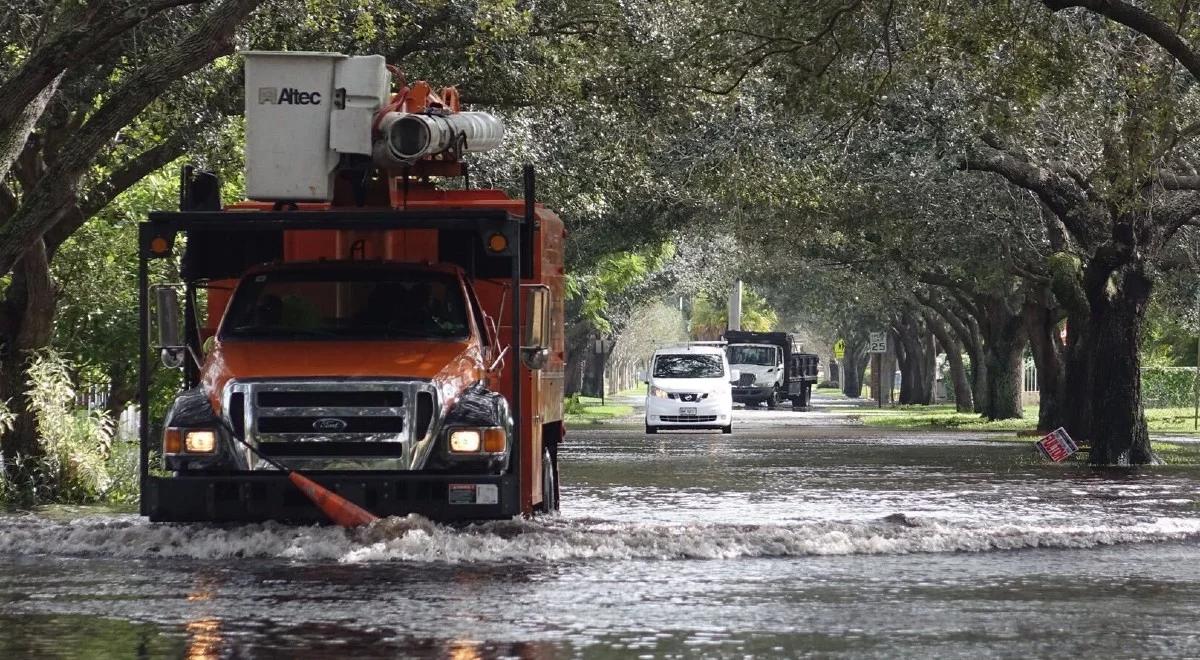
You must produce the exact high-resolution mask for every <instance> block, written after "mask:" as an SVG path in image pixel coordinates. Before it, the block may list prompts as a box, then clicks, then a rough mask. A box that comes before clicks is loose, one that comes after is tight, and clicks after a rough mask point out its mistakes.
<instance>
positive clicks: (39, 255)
mask: <svg viewBox="0 0 1200 660" xmlns="http://www.w3.org/2000/svg"><path fill="white" fill-rule="evenodd" d="M54 299H55V292H54V282H53V280H52V278H51V277H50V265H49V263H48V262H47V261H46V250H45V244H44V243H42V242H41V241H37V242H36V243H35V244H34V246H33V247H31V248H30V249H29V250H28V251H27V252H26V253H25V255H24V256H23V257H21V259H20V260H19V261H18V262H17V267H16V269H15V270H14V273H13V279H12V281H11V282H10V283H9V286H8V289H7V290H6V291H5V297H4V301H3V308H2V309H3V313H2V314H0V341H2V342H3V346H2V347H0V400H5V401H7V402H8V408H9V411H10V412H11V413H12V414H13V415H14V420H13V424H12V427H11V428H10V429H9V430H8V431H7V432H6V433H4V434H3V435H2V436H0V453H2V454H3V455H4V459H5V460H4V461H3V464H4V469H5V471H6V473H7V477H8V479H9V480H10V481H12V482H13V483H14V484H16V485H17V488H18V490H23V491H28V490H29V489H30V488H31V487H32V486H33V485H34V483H35V479H36V464H37V463H38V459H40V458H41V457H42V456H43V455H44V452H43V448H42V445H41V443H40V442H39V441H38V437H37V419H36V416H35V415H34V413H33V411H32V409H31V408H30V401H29V369H28V367H29V359H30V357H31V354H32V352H33V351H36V350H38V349H41V348H45V347H46V346H47V345H48V344H49V342H50V336H51V332H52V330H53V322H54V303H55V301H54Z"/></svg>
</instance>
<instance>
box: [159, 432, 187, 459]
mask: <svg viewBox="0 0 1200 660" xmlns="http://www.w3.org/2000/svg"><path fill="white" fill-rule="evenodd" d="M163 453H164V454H181V453H183V432H182V431H180V430H179V429H167V430H166V431H163Z"/></svg>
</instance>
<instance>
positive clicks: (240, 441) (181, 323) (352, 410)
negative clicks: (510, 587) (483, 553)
mask: <svg viewBox="0 0 1200 660" xmlns="http://www.w3.org/2000/svg"><path fill="white" fill-rule="evenodd" d="M243 55H244V58H245V68H246V97H245V102H246V153H245V156H246V193H247V197H248V199H247V201H242V202H238V203H235V204H230V205H223V204H222V201H221V195H220V182H219V181H218V180H217V179H216V177H215V176H213V175H212V174H210V173H207V172H200V171H196V170H194V169H193V168H190V167H186V168H184V174H183V180H182V185H181V190H180V204H179V210H178V211H172V212H155V213H151V214H150V216H149V219H148V220H147V221H145V222H142V223H141V224H140V226H139V254H140V259H139V291H140V319H141V324H140V327H141V337H140V342H141V350H140V353H141V355H140V378H139V383H138V402H139V410H140V414H141V426H140V429H141V430H140V433H141V437H140V441H141V512H142V514H143V515H145V516H148V517H149V518H150V519H151V520H154V521H256V520H287V521H297V522H306V521H319V520H323V519H324V516H323V514H322V513H321V511H320V510H319V509H318V508H317V507H316V506H315V505H314V504H313V502H312V501H310V500H309V499H308V498H307V497H306V496H305V495H304V493H302V492H301V491H300V490H299V489H297V488H296V487H295V486H294V485H293V484H292V483H291V482H290V481H289V479H288V477H287V474H286V473H285V471H284V470H281V469H278V467H277V466H286V468H287V469H288V470H297V471H303V473H304V475H305V476H306V477H307V478H308V479H310V480H311V481H312V482H315V483H316V484H319V486H320V487H322V488H324V489H327V490H328V491H331V492H333V493H335V494H336V495H338V496H340V497H342V498H345V499H346V500H349V501H350V502H352V503H354V504H357V505H358V506H360V507H362V508H364V509H366V510H367V511H369V512H371V513H373V514H375V515H379V516H388V515H405V514H410V513H414V514H420V515H422V516H426V517H429V518H431V519H434V520H479V519H496V518H508V517H511V516H516V515H526V516H528V515H532V514H533V513H535V512H551V511H555V510H557V508H558V501H559V500H558V490H559V489H558V446H559V443H560V442H562V440H563V436H564V430H563V421H562V420H563V358H564V356H563V350H564V347H563V293H564V288H563V284H564V282H563V279H564V273H563V257H564V251H563V241H564V237H565V232H564V229H563V223H562V221H561V220H560V219H559V217H558V216H557V215H555V214H554V213H553V212H551V211H550V210H548V209H546V208H543V207H542V206H541V205H539V204H537V203H536V202H535V201H534V172H533V168H532V166H528V165H527V166H525V168H524V185H525V190H524V199H513V198H510V197H509V196H508V195H506V194H505V193H504V192H502V191H500V190H485V189H477V188H471V187H470V185H469V184H470V181H469V178H468V170H467V167H466V163H465V162H464V161H463V160H462V158H463V156H464V155H466V154H469V153H474V152H479V151H485V150H489V149H494V148H496V147H498V146H499V144H500V142H501V139H502V137H503V133H504V128H503V125H502V124H501V122H500V121H499V120H498V119H497V118H495V117H493V116H492V115H489V114H486V113H482V112H465V111H463V110H461V108H460V106H459V99H458V93H457V91H456V90H455V89H454V88H445V89H442V90H439V91H437V92H435V91H434V90H432V89H431V88H430V86H429V85H428V84H426V83H424V82H414V83H412V84H411V85H409V84H406V83H405V81H404V80H403V76H402V75H401V74H400V73H399V71H398V70H397V69H395V68H393V67H388V66H387V65H386V64H385V62H384V60H383V58H382V57H380V56H361V57H351V56H346V55H341V54H337V53H291V52H289V53H282V52H280V53H277V52H247V53H244V54H243ZM436 182H440V183H441V184H442V185H436ZM155 262H163V263H157V264H156V263H155ZM176 266H177V271H176V269H175V268H176ZM168 272H169V273H172V274H173V277H172V279H175V280H176V281H172V282H169V283H167V282H156V283H152V281H151V280H152V274H153V275H154V276H155V277H154V279H155V280H159V279H162V278H161V277H160V276H162V275H164V274H166V273H168ZM176 273H177V275H175V274H176ZM152 336H153V337H154V339H153V343H152V339H151V337H152ZM153 353H157V354H158V355H157V357H158V358H160V359H161V361H162V362H163V364H164V365H165V367H166V368H170V369H177V370H179V371H180V372H181V375H182V387H181V390H180V391H179V392H178V394H177V395H176V397H175V399H174V402H173V403H172V404H171V406H170V408H169V410H167V411H166V412H165V414H164V415H161V416H158V415H155V416H154V417H155V418H154V419H151V417H152V415H151V402H150V397H149V384H150V381H151V378H152V376H153V372H154V369H156V368H158V367H156V366H153V365H152V354H153ZM155 361H157V360H155Z"/></svg>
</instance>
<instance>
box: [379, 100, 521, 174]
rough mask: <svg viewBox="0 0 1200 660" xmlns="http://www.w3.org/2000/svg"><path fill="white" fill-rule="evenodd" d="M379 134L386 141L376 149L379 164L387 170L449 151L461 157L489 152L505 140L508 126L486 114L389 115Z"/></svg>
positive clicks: (395, 113)
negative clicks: (465, 154)
mask: <svg viewBox="0 0 1200 660" xmlns="http://www.w3.org/2000/svg"><path fill="white" fill-rule="evenodd" d="M379 130H380V132H381V133H382V134H383V136H384V140H383V141H381V142H380V143H379V144H377V145H376V151H375V160H376V162H377V163H379V164H380V165H383V166H387V165H391V164H393V163H395V164H400V165H411V164H413V163H415V162H417V161H418V160H421V159H422V158H424V157H425V156H429V155H433V154H440V153H442V152H443V151H446V150H448V149H456V150H458V151H459V152H460V153H477V152H480V151H489V150H491V149H495V148H496V147H499V146H500V143H501V141H503V139H504V123H503V122H501V121H500V120H499V119H497V118H496V117H494V116H492V115H489V114H488V113H486V112H457V113H454V114H451V115H436V114H415V113H408V112H389V113H387V114H386V115H384V117H383V120H382V121H381V122H379Z"/></svg>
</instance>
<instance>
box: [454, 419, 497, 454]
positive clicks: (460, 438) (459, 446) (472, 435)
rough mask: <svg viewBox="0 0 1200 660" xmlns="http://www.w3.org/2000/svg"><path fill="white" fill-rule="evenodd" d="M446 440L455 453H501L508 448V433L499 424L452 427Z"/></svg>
mask: <svg viewBox="0 0 1200 660" xmlns="http://www.w3.org/2000/svg"><path fill="white" fill-rule="evenodd" d="M447 440H448V442H449V445H450V451H451V452H452V453H455V454H478V453H481V452H482V453H485V454H503V453H504V452H505V451H506V450H507V449H508V433H507V432H506V431H505V430H504V429H502V428H500V427H499V426H491V427H488V428H482V429H454V430H452V431H450V437H449V438H448V439H447Z"/></svg>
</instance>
